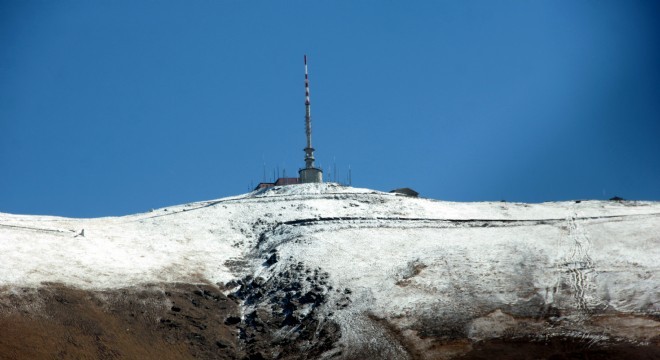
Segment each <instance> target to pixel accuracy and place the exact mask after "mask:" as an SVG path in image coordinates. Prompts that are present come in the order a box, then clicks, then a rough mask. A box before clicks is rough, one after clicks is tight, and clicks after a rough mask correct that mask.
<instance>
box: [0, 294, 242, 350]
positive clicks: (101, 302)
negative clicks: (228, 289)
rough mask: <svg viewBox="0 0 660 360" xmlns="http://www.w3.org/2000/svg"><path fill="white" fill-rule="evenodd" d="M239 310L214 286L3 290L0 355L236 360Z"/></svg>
mask: <svg viewBox="0 0 660 360" xmlns="http://www.w3.org/2000/svg"><path fill="white" fill-rule="evenodd" d="M0 290H2V289H0ZM238 316H240V315H239V309H238V305H237V303H236V302H235V301H233V300H231V299H229V298H227V297H226V296H224V295H223V294H222V292H221V291H220V289H219V288H218V287H217V286H212V285H189V284H158V285H151V286H145V287H141V288H139V289H137V288H126V289H120V290H112V291H85V290H80V289H75V288H71V287H66V286H63V285H61V284H47V285H45V286H43V287H41V288H39V289H36V290H35V289H11V290H10V289H4V291H0V359H119V358H122V359H192V358H202V359H236V358H241V357H242V355H241V353H240V351H239V347H238V345H237V329H236V324H232V323H231V321H229V322H226V320H227V319H228V318H237V317H238Z"/></svg>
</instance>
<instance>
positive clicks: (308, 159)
mask: <svg viewBox="0 0 660 360" xmlns="http://www.w3.org/2000/svg"><path fill="white" fill-rule="evenodd" d="M310 104H311V102H310V101H309V76H308V74H307V55H305V134H306V135H307V147H306V148H305V167H306V168H307V169H312V168H314V148H313V147H312V113H311V110H310Z"/></svg>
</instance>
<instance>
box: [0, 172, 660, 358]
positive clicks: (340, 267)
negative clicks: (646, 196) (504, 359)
mask: <svg viewBox="0 0 660 360" xmlns="http://www.w3.org/2000/svg"><path fill="white" fill-rule="evenodd" d="M0 254H2V259H1V261H0V292H2V291H12V289H13V288H16V287H22V288H25V287H32V288H37V287H39V286H41V285H42V284H43V283H45V282H48V283H53V282H55V283H63V284H65V285H69V286H73V287H79V288H83V289H91V290H94V289H116V288H124V287H129V286H138V287H139V286H140V285H141V284H149V283H176V282H183V283H210V284H215V283H224V284H227V283H229V284H233V285H232V286H234V285H235V286H237V287H236V288H235V289H240V290H239V291H238V294H239V295H240V296H242V298H243V299H244V300H245V299H249V301H246V302H245V304H244V306H243V308H242V309H243V312H244V315H245V316H244V319H243V321H246V322H249V321H252V320H250V319H254V318H255V316H256V315H255V314H265V313H270V314H272V317H273V318H272V319H270V320H268V319H265V320H264V319H262V320H263V321H280V320H277V319H279V317H280V316H286V319H285V322H284V325H282V326H284V327H283V328H282V329H283V330H282V332H281V333H282V334H294V333H295V332H291V331H293V330H295V329H298V328H297V327H296V326H303V325H301V324H305V321H307V322H308V323H309V324H311V325H309V326H311V327H316V326H318V327H319V328H323V326H325V325H324V324H326V325H327V324H339V325H338V326H340V328H339V329H340V330H337V331H339V332H340V333H341V337H340V339H341V340H340V344H339V345H337V346H336V347H334V348H333V349H334V350H332V351H330V352H329V353H328V354H329V355H328V354H327V355H328V356H330V355H331V354H332V353H333V351H339V350H338V349H340V348H343V349H345V350H346V349H351V348H352V347H351V346H352V344H360V343H363V340H364V339H377V344H376V343H374V346H376V347H377V348H378V349H379V350H378V351H379V353H380V354H384V356H386V357H388V358H407V357H408V355H406V354H408V353H410V352H411V351H412V352H419V353H422V354H427V355H428V356H427V357H428V358H434V357H435V356H440V355H441V354H440V353H436V352H437V351H441V349H442V346H440V347H438V346H436V345H434V343H433V342H432V341H430V340H428V339H440V340H441V341H444V342H446V341H450V340H452V339H455V338H456V339H460V338H468V339H470V341H481V340H482V339H490V338H498V337H501V336H504V335H507V334H508V335H507V336H530V334H532V335H533V336H540V337H552V336H571V337H587V338H591V337H594V336H595V338H597V339H619V340H620V339H624V340H626V341H628V340H630V341H634V342H640V343H644V342H648V341H650V340H651V339H653V338H654V337H655V336H660V322H658V321H656V320H654V319H656V318H657V316H658V315H660V281H659V280H658V278H657V274H659V273H660V265H659V263H658V262H657V259H659V258H660V203H657V202H637V201H635V202H631V201H621V202H617V201H579V202H578V201H571V202H568V201H566V202H551V203H542V204H524V203H506V202H477V203H456V202H445V201H437V200H431V199H423V198H411V197H406V196H401V195H396V194H391V193H384V192H379V191H374V190H369V189H357V188H352V187H345V186H341V185H337V184H331V183H330V184H305V185H291V186H282V187H274V188H270V189H266V190H260V191H254V192H251V193H248V194H243V195H239V196H234V197H228V198H222V199H215V200H209V201H201V202H195V203H190V204H184V205H177V206H170V207H167V208H161V209H156V210H153V211H151V212H147V213H141V214H135V215H128V216H123V217H108V218H98V219H69V218H62V217H52V216H32V215H12V214H0ZM280 287H282V288H286V289H289V288H291V289H293V288H296V289H298V290H297V291H291V290H287V291H285V292H283V290H282V289H280ZM262 291H267V293H268V294H271V295H269V296H263V293H262ZM291 296H293V298H291V299H289V300H287V301H289V302H288V304H298V305H296V306H298V307H296V308H294V310H291V309H289V310H287V311H288V312H287V313H286V314H284V313H282V311H284V310H282V309H281V306H283V305H282V304H281V303H280V302H279V301H280V300H278V299H282V298H287V297H291ZM287 306H290V305H287ZM273 319H275V320H273ZM310 319H312V320H313V321H312V320H310ZM310 321H311V323H310ZM246 324H247V325H246V326H247V328H249V327H250V326H251V325H250V324H249V323H246ZM287 324H288V325H287ZM296 324H297V325H296ZM387 329H390V330H387ZM391 329H397V331H398V332H399V335H397V336H399V337H400V338H399V339H398V340H397V339H393V338H392V336H393V335H392V333H391ZM631 329H632V330H631ZM639 329H643V331H641V330H639ZM277 334H279V332H278V333H276V334H274V335H273V336H276V337H277V336H279V335H277ZM511 334H513V335H511ZM599 341H600V340H599ZM617 341H618V340H617ZM406 344H407V345H406ZM463 344H464V343H463ZM404 345H405V346H404ZM411 346H412V347H414V349H411V348H410V347H411ZM461 346H463V345H461ZM466 346H467V345H466ZM406 347H407V349H404V348H406ZM468 347H469V346H468ZM466 349H467V348H466ZM466 349H463V350H461V351H467V350H466ZM353 350H354V351H358V350H355V349H353ZM353 350H351V351H353ZM273 351H276V350H273ZM360 351H362V350H360ZM443 351H444V350H443ZM452 351H453V350H452ZM344 354H345V356H348V357H349V358H350V356H354V357H355V356H358V353H351V352H350V351H348V350H346V351H345V352H344ZM351 354H353V355H351ZM425 356H426V355H425Z"/></svg>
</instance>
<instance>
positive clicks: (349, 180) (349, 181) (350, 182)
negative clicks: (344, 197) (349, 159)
mask: <svg viewBox="0 0 660 360" xmlns="http://www.w3.org/2000/svg"><path fill="white" fill-rule="evenodd" d="M351 180H352V179H351V166H350V165H348V186H352V185H353V182H352V181H351Z"/></svg>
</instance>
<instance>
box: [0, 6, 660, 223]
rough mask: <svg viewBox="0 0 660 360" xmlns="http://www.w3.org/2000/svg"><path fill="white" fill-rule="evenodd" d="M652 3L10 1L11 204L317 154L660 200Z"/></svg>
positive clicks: (3, 155)
mask: <svg viewBox="0 0 660 360" xmlns="http://www.w3.org/2000/svg"><path fill="white" fill-rule="evenodd" d="M659 10H660V7H659V6H658V3H657V2H654V1H649V2H641V1H623V0H622V1H577V0H571V1H415V2H412V1H286V2H282V1H277V2H275V1H235V0H234V1H215V0H214V1H211V0H195V1H134V0H130V1H129V0H117V1H82V0H79V1H70V0H62V1H49V0H46V1H32V0H26V1H18V0H16V1H5V0H0V211H2V212H11V213H25V214H53V215H62V216H74V217H95V216H107V215H123V214H130V213H135V212H142V211H147V210H149V209H150V208H156V207H162V206H167V205H172V204H179V203H186V202H191V201H198V200H206V199H212V198H218V197H224V196H229V195H235V194H239V193H244V192H246V191H247V189H248V187H249V185H250V184H253V185H254V184H256V183H258V182H259V181H261V180H262V178H263V172H264V170H263V169H264V163H265V168H266V172H267V174H268V179H270V178H271V177H272V176H273V171H274V170H276V169H278V168H279V169H280V171H282V170H283V169H286V172H287V175H292V174H295V173H296V172H297V170H298V168H299V167H301V166H303V165H304V162H303V157H304V153H303V151H302V149H303V147H304V145H305V138H304V87H303V64H302V58H303V54H305V53H306V54H308V56H309V70H310V83H311V99H312V118H313V131H314V146H315V148H316V149H317V151H316V158H317V164H320V165H321V166H322V167H323V168H324V169H326V173H325V177H326V179H327V178H333V174H332V172H333V171H332V170H333V169H334V164H336V167H337V169H338V178H339V179H341V180H342V181H344V180H345V179H346V176H347V174H348V167H349V166H350V167H351V169H352V180H353V185H354V186H359V187H368V188H373V189H378V190H391V189H393V188H397V187H404V186H407V187H412V188H414V189H416V190H417V191H419V192H420V193H421V194H422V196H425V197H430V198H436V199H443V200H451V201H482V200H502V199H505V200H507V201H524V202H541V201H555V200H567V199H607V198H610V197H613V196H615V195H618V196H621V197H624V198H628V199H645V200H660V186H659V184H660V158H659V155H660V141H659V139H660V101H658V100H659V99H660V91H659V90H660V49H659V48H660V41H659V40H660V39H659V37H658V35H657V34H659V33H660V31H659V30H660V29H658V27H660V23H658V21H657V19H658V17H659V15H660V11H659Z"/></svg>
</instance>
